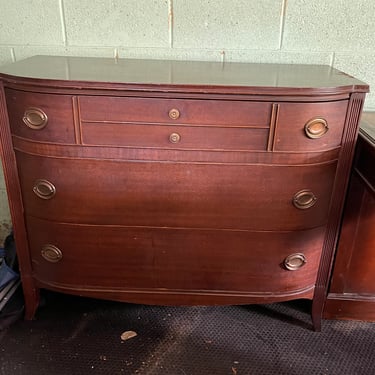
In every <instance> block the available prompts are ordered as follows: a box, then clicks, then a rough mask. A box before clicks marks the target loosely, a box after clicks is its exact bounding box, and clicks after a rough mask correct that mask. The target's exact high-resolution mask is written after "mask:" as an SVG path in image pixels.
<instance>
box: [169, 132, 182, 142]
mask: <svg viewBox="0 0 375 375" xmlns="http://www.w3.org/2000/svg"><path fill="white" fill-rule="evenodd" d="M180 141H181V136H180V134H178V133H172V134H171V135H170V136H169V142H171V143H178V142H180Z"/></svg>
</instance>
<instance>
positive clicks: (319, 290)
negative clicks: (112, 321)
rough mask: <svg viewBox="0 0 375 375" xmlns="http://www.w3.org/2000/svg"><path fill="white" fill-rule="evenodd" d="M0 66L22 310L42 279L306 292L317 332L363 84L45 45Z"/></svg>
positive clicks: (88, 285)
mask: <svg viewBox="0 0 375 375" xmlns="http://www.w3.org/2000/svg"><path fill="white" fill-rule="evenodd" d="M0 78H1V87H0V89H1V91H0V99H1V101H0V103H1V104H0V121H1V128H0V131H1V133H0V134H1V143H2V160H3V166H4V174H5V179H6V185H7V191H8V197H9V202H10V209H11V215H12V220H13V225H14V232H15V239H16V244H17V251H18V256H19V262H20V266H21V275H22V282H23V288H24V294H25V300H26V319H31V318H33V317H34V314H35V312H36V309H37V307H38V303H39V302H38V301H39V289H40V288H46V289H51V290H55V291H60V292H65V293H72V294H78V295H83V296H92V297H96V298H107V299H113V300H120V301H127V302H135V303H145V304H173V305H197V304H200V305H210V304H250V303H270V302H277V301H286V300H291V299H297V298H307V299H310V300H312V301H313V303H312V320H313V325H314V328H315V329H316V330H320V327H321V316H322V309H323V304H324V301H325V297H326V292H327V286H328V281H329V275H330V268H331V264H332V259H333V255H334V249H335V245H336V239H337V234H338V228H339V224H340V218H341V213H342V207H343V201H344V197H345V194H346V187H347V181H348V178H349V173H350V166H351V162H352V158H353V151H354V146H355V140H356V134H357V127H358V121H359V119H360V116H361V111H362V105H363V101H364V97H365V93H366V92H367V91H368V86H367V85H366V84H365V83H363V82H361V81H358V80H356V79H354V78H352V77H350V76H348V75H346V74H343V73H342V72H340V71H338V70H335V69H333V68H331V67H328V66H313V65H275V64H244V63H225V64H221V63H210V62H187V61H156V60H154V61H152V60H114V59H96V58H78V57H51V56H50V57H48V56H36V57H33V58H30V59H26V60H24V61H20V62H17V63H14V64H12V65H9V66H8V67H4V68H2V73H1V74H0Z"/></svg>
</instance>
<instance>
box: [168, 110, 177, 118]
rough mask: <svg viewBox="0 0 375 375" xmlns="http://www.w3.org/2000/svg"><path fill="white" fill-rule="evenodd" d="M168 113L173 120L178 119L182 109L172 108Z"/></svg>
mask: <svg viewBox="0 0 375 375" xmlns="http://www.w3.org/2000/svg"><path fill="white" fill-rule="evenodd" d="M168 115H169V117H170V118H171V119H172V120H177V119H178V118H179V117H180V111H179V110H178V109H176V108H172V109H171V110H170V111H169V112H168Z"/></svg>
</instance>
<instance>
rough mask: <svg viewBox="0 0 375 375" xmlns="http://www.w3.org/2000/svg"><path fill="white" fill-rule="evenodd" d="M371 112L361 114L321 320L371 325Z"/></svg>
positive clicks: (374, 257)
mask: <svg viewBox="0 0 375 375" xmlns="http://www.w3.org/2000/svg"><path fill="white" fill-rule="evenodd" d="M374 228H375V112H373V113H364V115H363V121H361V127H360V131H359V137H358V142H357V148H356V152H355V157H354V163H353V168H352V175H351V180H350V185H349V190H348V194H347V198H346V204H345V209H344V215H343V224H342V229H341V234H340V238H339V242H338V247H337V254H336V258H335V263H334V268H333V272H332V281H331V285H330V288H329V293H328V297H327V301H326V304H325V308H324V317H326V318H330V319H355V320H367V321H375V230H374Z"/></svg>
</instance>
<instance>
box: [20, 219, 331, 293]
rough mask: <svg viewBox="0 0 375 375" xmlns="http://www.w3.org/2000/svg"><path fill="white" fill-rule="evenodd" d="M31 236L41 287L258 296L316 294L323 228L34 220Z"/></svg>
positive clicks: (31, 226) (30, 222) (36, 274)
mask: <svg viewBox="0 0 375 375" xmlns="http://www.w3.org/2000/svg"><path fill="white" fill-rule="evenodd" d="M27 229H28V233H29V234H30V235H29V240H30V249H31V258H32V265H33V272H34V275H35V277H36V278H37V279H38V280H40V281H41V282H46V283H53V284H54V285H55V286H59V284H60V285H61V286H64V285H65V286H74V287H75V288H76V289H79V288H80V287H82V288H84V289H86V288H90V287H91V288H95V287H99V286H100V287H101V288H121V289H122V290H126V289H132V288H145V289H150V290H152V289H153V288H165V289H171V290H173V289H174V290H189V291H194V290H196V291H202V290H207V291H218V290H221V291H241V292H249V293H251V292H252V293H257V294H258V295H259V294H260V293H266V294H268V295H269V294H270V293H275V294H278V293H279V294H283V295H285V294H288V293H290V294H293V293H295V292H296V291H301V290H304V289H308V288H313V286H314V284H315V282H316V272H317V268H318V264H319V259H320V251H321V247H322V242H323V238H324V227H320V228H315V229H312V230H307V231H303V232H284V233H279V232H273V233H265V232H244V231H228V232H227V231H216V230H213V231H212V230H211V231H210V230H187V229H181V230H178V229H167V228H164V229H152V228H149V229H145V228H127V227H121V226H92V225H69V224H60V223H53V222H48V221H45V220H40V219H36V218H31V217H28V218H27ZM234 249H235V251H234ZM98 259H100V261H98ZM299 259H302V261H299Z"/></svg>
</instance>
